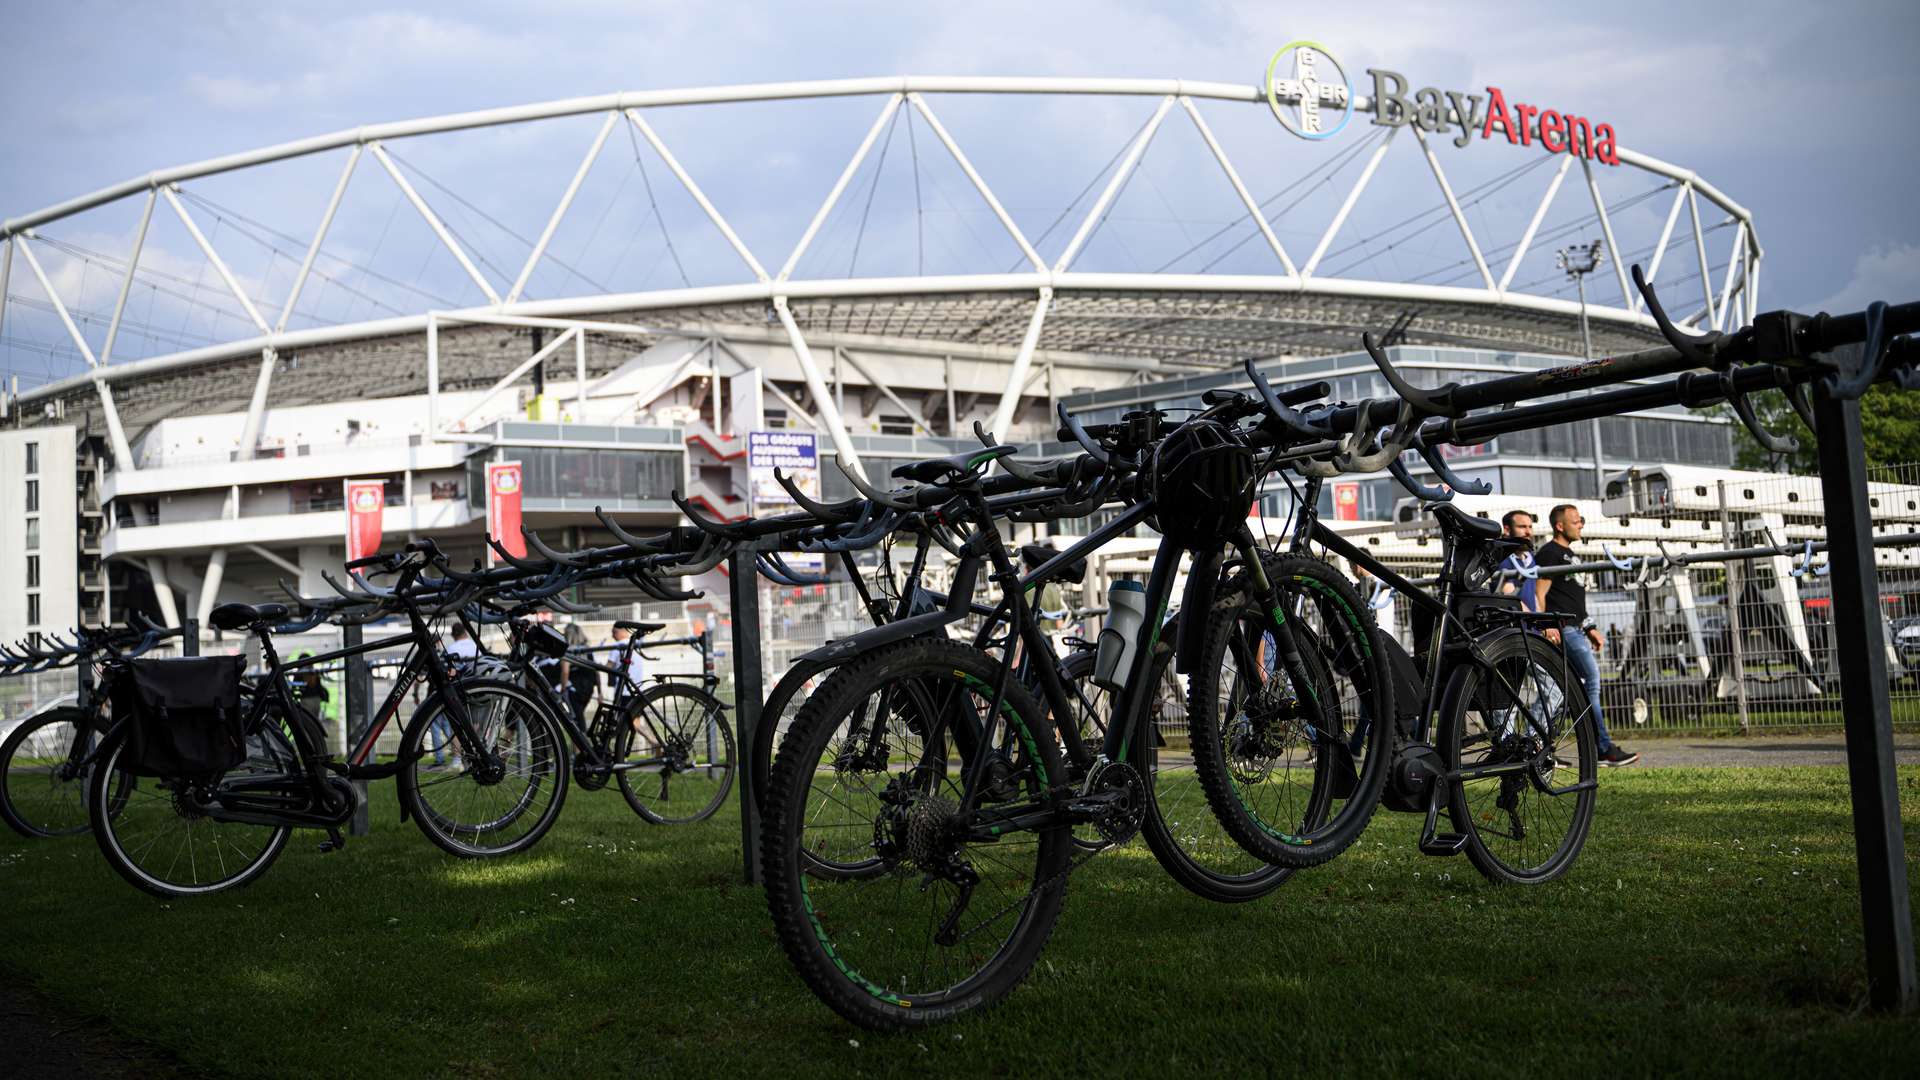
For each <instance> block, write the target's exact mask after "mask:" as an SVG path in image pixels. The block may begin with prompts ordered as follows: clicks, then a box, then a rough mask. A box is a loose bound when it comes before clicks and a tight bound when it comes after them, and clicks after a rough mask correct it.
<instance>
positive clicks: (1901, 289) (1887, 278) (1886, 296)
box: [1814, 244, 1920, 314]
mask: <svg viewBox="0 0 1920 1080" xmlns="http://www.w3.org/2000/svg"><path fill="white" fill-rule="evenodd" d="M1916 299H1920V244H1897V245H1894V246H1891V247H1881V248H1875V249H1874V250H1872V251H1868V252H1867V253H1865V254H1863V255H1861V256H1860V258H1859V259H1858V260H1856V261H1855V262H1854V264H1853V276H1852V277H1850V278H1848V279H1847V283H1846V285H1844V286H1842V287H1841V289H1840V291H1839V292H1836V293H1834V294H1833V295H1832V296H1829V297H1827V298H1826V299H1825V300H1822V301H1820V302H1819V303H1818V304H1815V305H1814V310H1816V311H1828V312H1832V313H1834V314H1840V313H1842V312H1850V311H1858V310H1860V309H1861V308H1864V307H1866V306H1867V305H1868V304H1870V303H1872V302H1873V301H1875V300H1885V301H1886V302H1888V303H1890V304H1899V303H1905V302H1907V301H1910V300H1916Z"/></svg>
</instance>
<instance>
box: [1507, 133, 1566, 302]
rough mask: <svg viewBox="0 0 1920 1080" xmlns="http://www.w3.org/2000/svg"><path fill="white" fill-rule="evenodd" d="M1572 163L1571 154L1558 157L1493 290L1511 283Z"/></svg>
mask: <svg viewBox="0 0 1920 1080" xmlns="http://www.w3.org/2000/svg"><path fill="white" fill-rule="evenodd" d="M1572 165H1573V155H1571V154H1569V155H1567V156H1566V157H1563V158H1561V159H1560V168H1558V169H1556V170H1555V171H1554V174H1553V179H1552V180H1551V181H1549V182H1548V183H1547V193H1546V194H1545V195H1542V196H1541V197H1540V205H1539V206H1537V207H1535V208H1534V211H1533V220H1531V221H1529V222H1527V231H1526V232H1524V233H1522V234H1521V235H1520V246H1519V247H1517V248H1514V249H1513V258H1511V259H1509V260H1507V272H1506V273H1504V274H1501V275H1500V286H1499V288H1497V289H1495V290H1494V291H1495V292H1498V293H1503V294H1504V293H1505V292H1506V291H1507V286H1508V285H1511V284H1513V274H1514V271H1516V270H1518V269H1520V260H1521V259H1524V258H1526V257H1527V249H1528V248H1530V247H1532V246H1533V234H1534V233H1537V232H1539V231H1540V222H1542V221H1544V220H1545V219H1546V216H1547V208H1548V207H1550V206H1552V205H1553V197H1554V196H1555V195H1558V194H1559V193H1560V183H1561V181H1563V180H1565V179H1566V178H1567V169H1568V168H1570V167H1571V166H1572Z"/></svg>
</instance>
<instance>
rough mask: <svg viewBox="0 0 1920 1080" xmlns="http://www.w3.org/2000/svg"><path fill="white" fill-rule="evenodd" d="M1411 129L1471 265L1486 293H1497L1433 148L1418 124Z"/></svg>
mask: <svg viewBox="0 0 1920 1080" xmlns="http://www.w3.org/2000/svg"><path fill="white" fill-rule="evenodd" d="M1407 126H1409V127H1411V128H1413V137H1414V138H1415V139H1416V140H1417V141H1418V142H1419V143H1420V153H1421V154H1423V155H1425V156H1426V159H1427V166H1428V167H1429V168H1431V169H1432V170H1433V179H1434V181H1435V182H1437V183H1438V184H1439V185H1440V194H1441V195H1442V196H1444V197H1445V198H1446V200H1447V209H1448V210H1451V211H1453V223H1454V224H1455V225H1458V226H1460V237H1461V239H1463V240H1465V241H1466V242H1467V251H1468V252H1469V253H1470V254H1472V255H1473V265H1475V266H1477V267H1479V268H1480V278H1481V280H1482V281H1485V282H1486V283H1487V291H1488V292H1490V293H1498V292H1499V291H1500V290H1499V288H1498V287H1497V286H1495V285H1494V283H1493V271H1492V270H1489V269H1487V260H1486V257H1485V256H1483V255H1481V254H1480V245H1479V244H1478V243H1476V242H1475V241H1474V239H1473V229H1472V227H1470V226H1469V225H1468V224H1467V215H1466V214H1464V213H1462V212H1461V210H1460V200H1459V199H1456V198H1454V197H1453V185H1452V184H1449V183H1447V174H1446V173H1445V172H1444V171H1442V170H1441V168H1440V159H1439V158H1438V157H1435V156H1434V153H1433V147H1432V146H1431V145H1430V144H1429V143H1428V142H1427V133H1426V131H1425V130H1423V129H1422V128H1421V127H1420V126H1419V125H1418V124H1409V125H1407Z"/></svg>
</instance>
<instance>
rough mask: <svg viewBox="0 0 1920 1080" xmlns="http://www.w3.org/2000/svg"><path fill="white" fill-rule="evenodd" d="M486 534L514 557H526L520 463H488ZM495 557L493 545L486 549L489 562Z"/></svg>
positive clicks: (495, 558)
mask: <svg viewBox="0 0 1920 1080" xmlns="http://www.w3.org/2000/svg"><path fill="white" fill-rule="evenodd" d="M487 535H488V536H491V537H493V538H494V539H495V540H498V541H500V546H501V547H503V548H506V549H507V551H508V552H510V553H511V554H512V555H513V557H514V558H516V559H524V558H526V557H527V540H526V537H524V536H521V535H520V463H519V462H517V461H490V462H488V463H487ZM498 558H499V556H497V555H495V554H494V553H493V548H491V547H489V548H487V561H488V562H489V563H491V562H494V561H496V560H497V559H498Z"/></svg>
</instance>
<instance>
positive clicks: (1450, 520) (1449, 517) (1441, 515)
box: [1427, 503, 1500, 541]
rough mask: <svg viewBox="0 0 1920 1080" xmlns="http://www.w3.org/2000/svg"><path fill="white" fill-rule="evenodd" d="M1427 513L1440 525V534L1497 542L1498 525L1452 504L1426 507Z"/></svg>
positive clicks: (1498, 535)
mask: <svg viewBox="0 0 1920 1080" xmlns="http://www.w3.org/2000/svg"><path fill="white" fill-rule="evenodd" d="M1427 512H1428V513H1430V514H1432V515H1433V519H1434V520H1435V521H1438V522H1439V523H1440V529H1441V531H1442V532H1448V533H1452V534H1453V535H1455V536H1462V537H1466V538H1467V539H1471V540H1480V541H1486V540H1498V539H1499V538H1500V523H1499V522H1497V521H1489V520H1487V519H1486V518H1483V517H1475V516H1474V515H1472V514H1469V513H1467V512H1465V511H1463V510H1461V509H1460V508H1459V507H1457V506H1455V505H1453V504H1452V503H1437V504H1434V505H1431V506H1428V507H1427Z"/></svg>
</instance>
